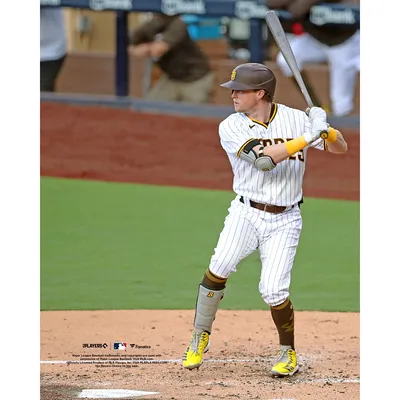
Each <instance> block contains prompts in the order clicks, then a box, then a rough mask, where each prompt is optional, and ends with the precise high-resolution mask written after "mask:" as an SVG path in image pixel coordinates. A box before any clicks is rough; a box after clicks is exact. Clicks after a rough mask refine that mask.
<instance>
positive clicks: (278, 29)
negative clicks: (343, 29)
mask: <svg viewBox="0 0 400 400" xmlns="http://www.w3.org/2000/svg"><path fill="white" fill-rule="evenodd" d="M265 20H266V22H267V25H268V27H269V30H270V32H271V33H272V36H273V37H274V39H275V42H276V44H277V45H278V47H279V50H280V51H281V53H282V56H283V58H284V59H285V60H286V62H287V64H288V66H289V68H290V70H291V71H292V74H293V76H294V78H295V79H296V82H297V84H298V85H299V88H300V91H301V93H302V94H303V97H304V99H305V101H306V103H307V106H308V107H309V108H312V107H314V104H313V101H312V100H311V97H310V94H309V93H308V90H307V86H306V85H305V83H304V80H303V77H302V76H301V73H300V69H299V66H298V65H297V61H296V57H295V56H294V54H293V50H292V48H291V47H290V44H289V41H288V39H287V37H286V34H285V31H284V30H283V27H282V24H281V21H279V18H278V16H277V15H276V12H275V11H273V10H268V11H267V12H266V14H265ZM320 136H321V138H322V139H326V138H327V137H328V132H327V131H322V132H321V135H320Z"/></svg>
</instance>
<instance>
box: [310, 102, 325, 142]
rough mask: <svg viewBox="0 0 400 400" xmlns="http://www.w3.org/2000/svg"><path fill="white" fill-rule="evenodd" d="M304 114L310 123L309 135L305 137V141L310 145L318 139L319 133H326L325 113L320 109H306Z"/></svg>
mask: <svg viewBox="0 0 400 400" xmlns="http://www.w3.org/2000/svg"><path fill="white" fill-rule="evenodd" d="M306 114H307V115H308V116H309V117H310V122H311V132H310V133H311V134H310V135H307V138H306V140H307V142H308V143H311V142H313V141H315V140H317V139H319V138H320V136H321V132H324V131H328V128H329V124H328V123H327V122H326V118H327V116H326V112H325V110H324V109H322V108H321V107H312V108H311V109H310V108H308V109H307V110H306Z"/></svg>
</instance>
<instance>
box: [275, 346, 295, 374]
mask: <svg viewBox="0 0 400 400" xmlns="http://www.w3.org/2000/svg"><path fill="white" fill-rule="evenodd" d="M298 370H299V366H298V365H297V356H296V352H295V351H294V350H293V349H285V350H280V351H279V356H278V361H277V363H276V364H275V365H274V366H273V367H272V370H271V372H272V376H274V377H282V376H292V375H294V374H295V373H296V372H297V371H298Z"/></svg>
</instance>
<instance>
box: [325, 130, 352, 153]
mask: <svg viewBox="0 0 400 400" xmlns="http://www.w3.org/2000/svg"><path fill="white" fill-rule="evenodd" d="M325 143H326V145H327V148H328V151H329V152H330V153H335V154H342V153H346V151H347V142H346V141H345V140H344V137H343V135H342V133H341V132H340V131H338V130H337V129H334V128H329V130H328V139H326V140H325Z"/></svg>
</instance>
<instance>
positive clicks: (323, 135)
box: [319, 130, 328, 139]
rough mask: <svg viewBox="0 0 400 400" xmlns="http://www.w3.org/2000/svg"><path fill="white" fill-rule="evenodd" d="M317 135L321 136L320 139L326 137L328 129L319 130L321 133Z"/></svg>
mask: <svg viewBox="0 0 400 400" xmlns="http://www.w3.org/2000/svg"><path fill="white" fill-rule="evenodd" d="M319 136H320V137H321V138H322V139H328V131H325V130H324V131H321V133H320V134H319Z"/></svg>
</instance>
